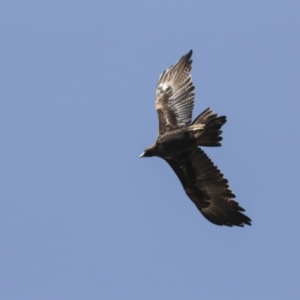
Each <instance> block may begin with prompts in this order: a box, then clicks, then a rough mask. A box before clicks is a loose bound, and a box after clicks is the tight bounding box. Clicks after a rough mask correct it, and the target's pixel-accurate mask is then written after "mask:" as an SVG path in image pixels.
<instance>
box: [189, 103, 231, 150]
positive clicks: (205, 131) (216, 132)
mask: <svg viewBox="0 0 300 300" xmlns="http://www.w3.org/2000/svg"><path fill="white" fill-rule="evenodd" d="M225 123H226V117H225V116H221V117H218V115H217V114H213V111H212V109H210V108H208V109H206V110H205V111H204V112H202V113H201V114H200V115H199V116H198V117H197V118H196V119H195V120H194V121H193V123H192V124H191V126H192V127H193V128H195V129H196V128H197V127H198V126H199V127H201V128H202V130H201V131H202V133H201V134H200V135H199V137H197V142H198V143H197V145H198V146H208V147H218V146H221V143H220V141H222V139H223V138H222V137H221V134H222V131H221V130H220V129H221V127H222V126H223V125H224V124H225ZM197 125H198V126H197Z"/></svg>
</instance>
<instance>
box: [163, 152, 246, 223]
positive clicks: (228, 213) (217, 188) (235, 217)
mask: <svg viewBox="0 0 300 300" xmlns="http://www.w3.org/2000/svg"><path fill="white" fill-rule="evenodd" d="M165 160H166V161H167V162H168V164H169V165H170V166H171V168H172V169H173V170H174V172H175V173H176V175H177V176H178V178H179V180H180V181H181V183H182V186H183V188H184V190H185V192H186V194H187V195H188V196H189V198H190V199H191V200H192V201H193V202H194V204H195V205H196V207H197V208H198V209H199V210H200V212H201V213H202V214H203V216H204V217H205V218H206V219H207V220H209V221H210V222H212V223H214V224H216V225H225V226H244V224H247V225H251V219H250V218H248V217H247V216H246V215H244V214H243V213H242V212H243V211H245V210H244V209H243V208H242V207H240V206H239V204H238V203H237V202H236V201H234V200H233V198H235V195H234V194H233V193H232V191H231V189H230V188H229V185H228V180H227V179H226V178H225V177H224V176H223V174H222V173H221V172H220V170H219V169H218V168H217V167H216V166H215V165H214V164H213V162H212V161H211V160H210V158H209V157H208V156H207V155H206V154H205V152H204V151H203V150H202V149H200V148H198V147H195V148H194V149H192V150H189V151H186V152H184V153H182V154H180V155H177V156H176V157H173V158H172V159H169V158H168V159H165Z"/></svg>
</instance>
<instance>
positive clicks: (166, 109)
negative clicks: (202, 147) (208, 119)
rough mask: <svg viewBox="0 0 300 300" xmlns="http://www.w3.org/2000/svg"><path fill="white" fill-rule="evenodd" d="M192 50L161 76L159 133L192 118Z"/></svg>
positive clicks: (157, 95)
mask: <svg viewBox="0 0 300 300" xmlns="http://www.w3.org/2000/svg"><path fill="white" fill-rule="evenodd" d="M191 56H192V50H191V51H190V52H189V53H188V54H186V55H184V56H182V57H181V58H180V60H179V61H177V62H176V63H175V65H173V66H171V67H170V68H169V69H167V70H165V71H164V72H163V73H162V74H161V75H160V77H159V80H158V84H157V88H156V100H155V109H156V111H157V114H158V121H159V134H160V135H162V134H163V133H165V132H166V131H168V130H172V129H176V128H180V127H182V126H185V125H188V124H190V123H191V120H192V111H193V106H194V96H195V95H194V93H193V91H194V85H193V82H192V76H191V75H190V73H189V72H190V70H191V68H192V66H191V65H192V60H191Z"/></svg>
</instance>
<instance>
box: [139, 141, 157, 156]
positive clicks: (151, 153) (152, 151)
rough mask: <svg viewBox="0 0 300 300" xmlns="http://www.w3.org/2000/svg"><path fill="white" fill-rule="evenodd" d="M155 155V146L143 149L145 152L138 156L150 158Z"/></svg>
mask: <svg viewBox="0 0 300 300" xmlns="http://www.w3.org/2000/svg"><path fill="white" fill-rule="evenodd" d="M155 155H156V147H155V144H154V145H152V146H150V147H149V148H147V149H145V151H144V152H143V153H142V154H141V155H140V157H152V156H155Z"/></svg>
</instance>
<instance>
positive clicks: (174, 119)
mask: <svg viewBox="0 0 300 300" xmlns="http://www.w3.org/2000/svg"><path fill="white" fill-rule="evenodd" d="M191 56H192V50H191V51H190V52H189V53H188V54H186V55H184V56H182V57H181V58H180V59H179V60H178V61H177V62H176V63H175V64H174V65H173V66H171V67H170V68H168V69H167V70H165V71H164V72H163V73H162V74H161V75H160V77H159V80H158V85H157V89H156V101H155V108H156V111H157V114H158V121H159V135H158V138H157V140H156V142H155V143H154V144H153V145H152V146H150V147H149V148H147V149H146V150H145V151H144V152H143V153H142V154H141V155H140V157H151V156H158V157H160V158H162V159H164V160H165V161H166V162H167V163H168V164H169V165H170V166H171V168H172V169H173V171H174V172H175V173H176V174H177V176H178V178H179V180H180V181H181V184H182V186H183V188H184V190H185V192H186V194H187V195H188V197H189V198H190V199H191V200H192V201H193V202H194V204H195V205H196V207H197V208H198V209H199V211H200V212H201V213H202V214H203V216H204V217H205V218H206V219H207V220H209V221H210V222H212V223H214V224H216V225H225V226H241V227H243V226H244V225H245V224H247V225H251V219H250V218H248V217H247V216H246V215H245V214H243V213H242V212H244V211H245V210H244V209H243V208H242V207H241V206H240V205H239V203H238V202H236V201H234V200H233V199H234V198H235V195H234V194H233V192H232V191H231V189H230V188H229V185H228V180H227V179H226V178H225V177H224V176H223V174H222V173H221V172H220V170H219V169H218V168H217V167H216V166H215V165H214V164H213V162H212V161H211V160H210V159H209V157H208V156H207V155H206V154H205V152H204V151H203V150H202V149H201V148H199V146H209V147H217V146H221V143H220V141H221V140H222V137H221V133H222V131H221V127H222V126H223V125H224V124H225V122H226V117H225V116H218V115H217V114H214V113H213V111H212V110H211V109H210V108H208V109H206V110H205V111H204V112H202V113H201V114H200V115H199V116H198V117H197V118H196V119H195V120H194V121H193V122H192V110H193V106H194V97H195V94H194V85H193V82H192V76H191V75H190V71H191V68H192V60H191Z"/></svg>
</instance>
